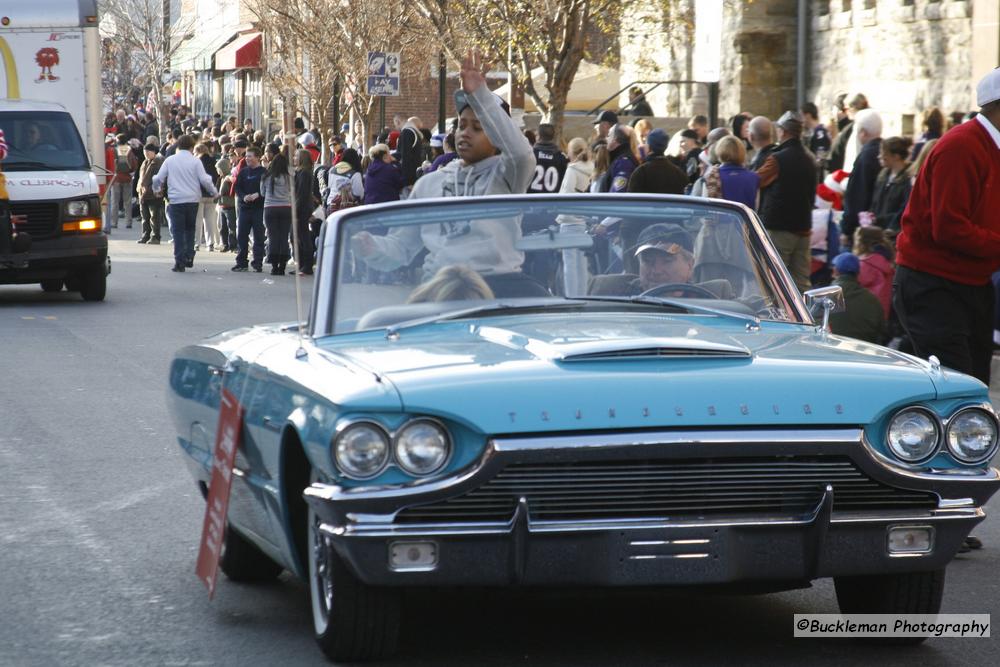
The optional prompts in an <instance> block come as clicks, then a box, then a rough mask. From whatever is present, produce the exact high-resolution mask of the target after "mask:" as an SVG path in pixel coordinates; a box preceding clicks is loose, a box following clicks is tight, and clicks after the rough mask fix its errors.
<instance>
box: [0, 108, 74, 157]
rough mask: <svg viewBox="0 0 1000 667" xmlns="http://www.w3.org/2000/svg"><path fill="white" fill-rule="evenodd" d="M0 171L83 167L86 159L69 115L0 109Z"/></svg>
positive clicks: (58, 112)
mask: <svg viewBox="0 0 1000 667" xmlns="http://www.w3.org/2000/svg"><path fill="white" fill-rule="evenodd" d="M0 130H3V133H4V137H5V139H6V141H7V148H8V151H7V158H6V159H5V160H4V161H3V164H2V165H0V167H2V169H3V170H4V171H87V170H89V169H90V160H89V159H87V151H86V149H84V147H83V141H82V140H81V139H80V133H79V132H78V131H77V129H76V125H75V124H74V123H73V117H72V116H70V115H69V114H68V113H65V112H61V111H2V112H0Z"/></svg>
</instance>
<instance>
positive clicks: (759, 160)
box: [747, 144, 778, 171]
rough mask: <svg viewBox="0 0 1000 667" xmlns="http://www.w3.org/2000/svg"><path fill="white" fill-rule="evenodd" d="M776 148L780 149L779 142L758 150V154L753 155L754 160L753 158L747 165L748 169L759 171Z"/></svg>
mask: <svg viewBox="0 0 1000 667" xmlns="http://www.w3.org/2000/svg"><path fill="white" fill-rule="evenodd" d="M776 150H778V144H771V145H770V146H764V147H763V148H761V149H760V150H759V151H757V154H756V155H754V156H753V160H751V161H750V164H749V165H747V169H749V170H750V171H757V170H758V169H760V168H761V167H763V166H764V162H765V161H766V160H767V157H768V156H769V155H770V154H771V153H773V152H774V151H776Z"/></svg>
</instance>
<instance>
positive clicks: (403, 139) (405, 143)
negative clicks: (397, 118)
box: [396, 127, 424, 186]
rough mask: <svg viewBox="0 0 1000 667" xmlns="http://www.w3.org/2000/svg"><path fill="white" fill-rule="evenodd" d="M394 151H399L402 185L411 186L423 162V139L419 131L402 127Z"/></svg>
mask: <svg viewBox="0 0 1000 667" xmlns="http://www.w3.org/2000/svg"><path fill="white" fill-rule="evenodd" d="M396 149H397V150H398V151H399V167H400V171H402V173H403V185H404V186H405V185H413V184H414V183H415V182H416V180H417V169H418V168H419V167H420V165H421V164H423V162H424V137H423V135H422V134H420V130H417V129H414V128H412V127H404V128H403V129H402V131H401V132H400V133H399V140H398V142H397V143H396Z"/></svg>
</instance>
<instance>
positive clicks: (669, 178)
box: [628, 154, 688, 195]
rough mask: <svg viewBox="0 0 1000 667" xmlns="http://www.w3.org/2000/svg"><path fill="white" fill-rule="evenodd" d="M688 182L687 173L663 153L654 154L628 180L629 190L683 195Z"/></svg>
mask: <svg viewBox="0 0 1000 667" xmlns="http://www.w3.org/2000/svg"><path fill="white" fill-rule="evenodd" d="M687 184H688V180H687V175H686V174H685V173H684V172H683V171H681V170H680V169H678V168H677V167H676V166H675V165H674V163H673V162H671V161H670V160H669V159H667V158H666V157H664V156H663V155H662V154H661V155H656V154H652V155H650V156H649V159H647V160H646V161H645V162H643V163H642V164H640V165H639V166H638V167H636V169H635V171H633V172H632V177H631V178H630V179H629V181H628V191H629V192H653V193H657V194H664V195H682V194H684V188H686V187H687Z"/></svg>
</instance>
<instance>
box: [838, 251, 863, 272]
mask: <svg viewBox="0 0 1000 667" xmlns="http://www.w3.org/2000/svg"><path fill="white" fill-rule="evenodd" d="M833 268H835V269H837V273H851V274H854V275H857V273H858V272H859V271H861V262H859V261H858V257H857V255H853V254H851V253H849V252H842V253H840V254H839V255H837V256H836V257H834V258H833Z"/></svg>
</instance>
